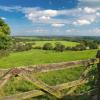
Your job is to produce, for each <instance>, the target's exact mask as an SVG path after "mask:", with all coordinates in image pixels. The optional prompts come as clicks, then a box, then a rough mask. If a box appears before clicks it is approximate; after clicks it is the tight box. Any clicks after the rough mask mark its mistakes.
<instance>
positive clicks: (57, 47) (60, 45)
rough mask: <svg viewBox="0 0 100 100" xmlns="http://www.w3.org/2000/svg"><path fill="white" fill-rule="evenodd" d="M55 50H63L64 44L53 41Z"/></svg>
mask: <svg viewBox="0 0 100 100" xmlns="http://www.w3.org/2000/svg"><path fill="white" fill-rule="evenodd" d="M54 49H55V50H56V51H60V52H63V51H64V50H65V46H64V45H63V44H61V43H59V42H57V43H55V48H54Z"/></svg>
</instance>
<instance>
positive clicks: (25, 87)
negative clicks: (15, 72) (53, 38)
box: [0, 67, 84, 95]
mask: <svg viewBox="0 0 100 100" xmlns="http://www.w3.org/2000/svg"><path fill="white" fill-rule="evenodd" d="M83 70H84V68H83V67H77V68H72V69H65V70H58V71H52V72H48V73H39V74H35V76H36V77H37V78H38V79H40V80H42V81H44V82H45V83H47V84H49V85H57V84H61V83H64V82H69V81H73V80H76V79H78V78H79V77H80V75H81V73H82V72H83ZM72 73H73V74H72ZM33 89H37V88H36V87H35V86H34V85H33V84H31V83H30V82H28V81H25V80H24V79H22V78H20V77H14V78H12V79H11V80H10V81H9V82H8V83H7V84H6V85H5V87H4V88H3V90H2V91H1V92H0V94H1V95H9V94H14V93H18V92H25V91H29V90H33Z"/></svg>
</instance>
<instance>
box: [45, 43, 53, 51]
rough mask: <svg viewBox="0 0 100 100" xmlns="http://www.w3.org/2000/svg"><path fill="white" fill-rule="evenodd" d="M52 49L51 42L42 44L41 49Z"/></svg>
mask: <svg viewBox="0 0 100 100" xmlns="http://www.w3.org/2000/svg"><path fill="white" fill-rule="evenodd" d="M52 49H53V46H52V44H51V43H45V44H44V45H43V50H52Z"/></svg>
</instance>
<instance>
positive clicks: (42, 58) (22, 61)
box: [0, 50, 97, 68]
mask: <svg viewBox="0 0 100 100" xmlns="http://www.w3.org/2000/svg"><path fill="white" fill-rule="evenodd" d="M96 51H97V50H85V51H64V52H55V51H45V50H30V51H24V52H16V53H10V55H9V56H7V57H4V58H2V59H0V68H9V67H10V68H11V67H19V66H27V65H33V64H44V63H57V62H65V61H73V60H82V59H88V58H94V57H95V55H96Z"/></svg>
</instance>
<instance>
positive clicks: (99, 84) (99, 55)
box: [96, 50, 100, 100]
mask: <svg viewBox="0 0 100 100" xmlns="http://www.w3.org/2000/svg"><path fill="white" fill-rule="evenodd" d="M96 58H98V59H99V62H98V63H97V70H98V78H97V79H98V80H97V88H98V90H97V100H100V50H98V51H97V55H96Z"/></svg>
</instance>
